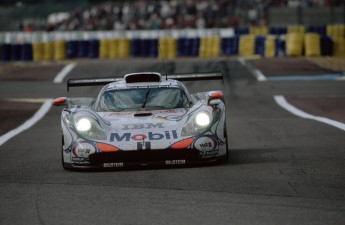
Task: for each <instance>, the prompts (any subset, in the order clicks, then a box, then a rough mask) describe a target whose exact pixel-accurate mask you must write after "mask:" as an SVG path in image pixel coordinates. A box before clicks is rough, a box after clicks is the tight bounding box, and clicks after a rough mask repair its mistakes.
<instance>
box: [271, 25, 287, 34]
mask: <svg viewBox="0 0 345 225" xmlns="http://www.w3.org/2000/svg"><path fill="white" fill-rule="evenodd" d="M286 33H287V27H283V26H272V27H270V28H269V34H272V35H284V34H286Z"/></svg>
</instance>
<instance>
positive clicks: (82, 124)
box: [74, 116, 107, 140]
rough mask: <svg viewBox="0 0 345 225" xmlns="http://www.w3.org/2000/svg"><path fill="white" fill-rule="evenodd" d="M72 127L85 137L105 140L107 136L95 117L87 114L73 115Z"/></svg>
mask: <svg viewBox="0 0 345 225" xmlns="http://www.w3.org/2000/svg"><path fill="white" fill-rule="evenodd" d="M74 127H75V129H76V130H77V132H78V133H79V134H80V135H82V136H83V137H85V138H88V139H93V140H106V139H107V136H106V134H105V132H104V131H103V129H102V128H101V126H100V125H99V124H98V123H97V122H96V120H95V119H93V118H89V117H87V116H75V118H74Z"/></svg>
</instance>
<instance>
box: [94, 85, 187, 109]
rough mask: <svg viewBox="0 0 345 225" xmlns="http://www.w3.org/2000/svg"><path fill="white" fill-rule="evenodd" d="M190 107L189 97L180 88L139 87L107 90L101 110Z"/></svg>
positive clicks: (102, 99)
mask: <svg viewBox="0 0 345 225" xmlns="http://www.w3.org/2000/svg"><path fill="white" fill-rule="evenodd" d="M185 107H188V98H187V96H186V94H185V93H184V91H183V90H181V89H179V88H162V87H160V88H152V87H150V88H137V89H124V90H110V91H105V92H104V93H103V95H102V96H101V99H100V103H99V109H100V110H101V111H111V112H120V111H139V110H160V109H175V108H185Z"/></svg>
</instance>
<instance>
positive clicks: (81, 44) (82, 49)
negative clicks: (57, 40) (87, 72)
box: [76, 40, 88, 58]
mask: <svg viewBox="0 0 345 225" xmlns="http://www.w3.org/2000/svg"><path fill="white" fill-rule="evenodd" d="M76 45H77V57H78V58H84V57H87V53H88V48H87V47H88V41H86V40H78V41H77V44H76Z"/></svg>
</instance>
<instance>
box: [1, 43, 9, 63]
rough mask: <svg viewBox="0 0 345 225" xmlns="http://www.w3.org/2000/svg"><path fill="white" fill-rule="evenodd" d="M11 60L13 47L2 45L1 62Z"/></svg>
mask: <svg viewBox="0 0 345 225" xmlns="http://www.w3.org/2000/svg"><path fill="white" fill-rule="evenodd" d="M10 60H11V45H10V44H2V45H1V61H2V62H8V61H10Z"/></svg>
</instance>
